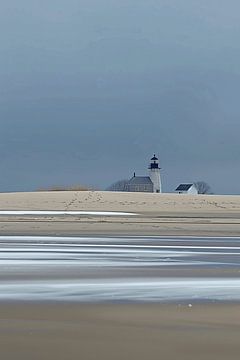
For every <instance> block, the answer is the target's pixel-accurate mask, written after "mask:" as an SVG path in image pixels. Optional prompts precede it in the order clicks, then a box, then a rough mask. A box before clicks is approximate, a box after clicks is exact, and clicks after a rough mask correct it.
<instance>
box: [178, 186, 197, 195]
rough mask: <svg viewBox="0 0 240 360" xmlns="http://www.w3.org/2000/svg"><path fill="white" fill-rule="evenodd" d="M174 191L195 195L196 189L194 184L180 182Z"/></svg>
mask: <svg viewBox="0 0 240 360" xmlns="http://www.w3.org/2000/svg"><path fill="white" fill-rule="evenodd" d="M175 192H177V193H178V194H190V195H197V194H198V190H197V188H196V186H195V185H194V184H180V185H179V186H178V187H177V188H176V190H175Z"/></svg>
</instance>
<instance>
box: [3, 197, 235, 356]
mask: <svg viewBox="0 0 240 360" xmlns="http://www.w3.org/2000/svg"><path fill="white" fill-rule="evenodd" d="M6 211H7V213H4V212H6ZM24 211H27V212H28V213H27V214H26V213H24ZM36 212H37V213H36ZM51 212H54V213H51ZM58 212H61V213H59V214H58ZM93 212H94V213H93ZM109 212H111V213H109ZM119 212H120V213H121V214H119ZM0 247H1V260H0V261H1V273H0V291H1V294H0V346H1V356H2V357H3V359H6V360H8V359H11V360H12V359H27V360H28V359H33V358H34V359H49V360H50V359H51V360H52V359H53V360H55V359H58V360H59V359H62V360H64V359H76V358H80V359H81V358H83V359H90V360H93V359H102V360H105V359H109V360H110V359H123V358H124V359H125V358H126V359H128V358H129V359H130V358H131V359H140V360H141V359H159V358H162V357H163V358H164V359H175V358H177V359H181V360H185V359H186V360H188V359H197V360H198V359H218V360H221V359H238V353H239V350H240V347H239V331H240V318H239V310H240V302H239V295H238V289H239V287H240V286H239V281H240V267H239V264H240V259H239V254H240V197H238V196H215V195H211V196H208V195H207V196H204V195H201V196H190V195H178V194H161V195H158V194H143V193H111V192H100V191H90V192H85V191H84V192H34V193H9V194H0ZM53 290H54V291H53ZM103 291H104V292H103Z"/></svg>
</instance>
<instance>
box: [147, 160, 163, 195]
mask: <svg viewBox="0 0 240 360" xmlns="http://www.w3.org/2000/svg"><path fill="white" fill-rule="evenodd" d="M160 169H161V168H160V167H159V161H158V158H157V157H156V155H155V154H154V156H153V157H152V158H151V163H150V165H149V177H150V179H151V180H152V183H153V192H155V193H161V192H162V184H161V175H160Z"/></svg>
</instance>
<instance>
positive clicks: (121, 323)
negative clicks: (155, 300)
mask: <svg viewBox="0 0 240 360" xmlns="http://www.w3.org/2000/svg"><path fill="white" fill-rule="evenodd" d="M239 314H240V305H222V304H221V305H216V304H215V305H193V307H189V306H177V305H151V306H150V305H135V304H134V305H77V304H72V305H66V304H57V305H56V304H18V305H16V304H1V307H0V347H1V358H2V359H4V360H13V359H18V360H30V359H31V360H32V359H36V360H40V359H41V360H42V359H46V360H48V359H49V360H50V359H51V360H53V359H62V360H65V359H68V360H73V359H74V360H75V359H88V360H90V359H91V360H93V359H102V360H112V359H116V360H118V359H119V360H122V359H139V360H141V359H142V360H143V359H149V360H152V359H169V360H173V359H181V360H192V359H195V360H198V359H199V360H200V359H201V360H203V359H211V360H215V359H216V360H226V359H230V360H233V359H234V360H237V359H239V333H240V315H239Z"/></svg>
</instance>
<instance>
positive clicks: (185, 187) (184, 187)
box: [175, 184, 193, 191]
mask: <svg viewBox="0 0 240 360" xmlns="http://www.w3.org/2000/svg"><path fill="white" fill-rule="evenodd" d="M192 186H193V184H180V185H179V186H178V187H177V188H176V190H175V191H188V190H189V189H190V188H191V187H192Z"/></svg>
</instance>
